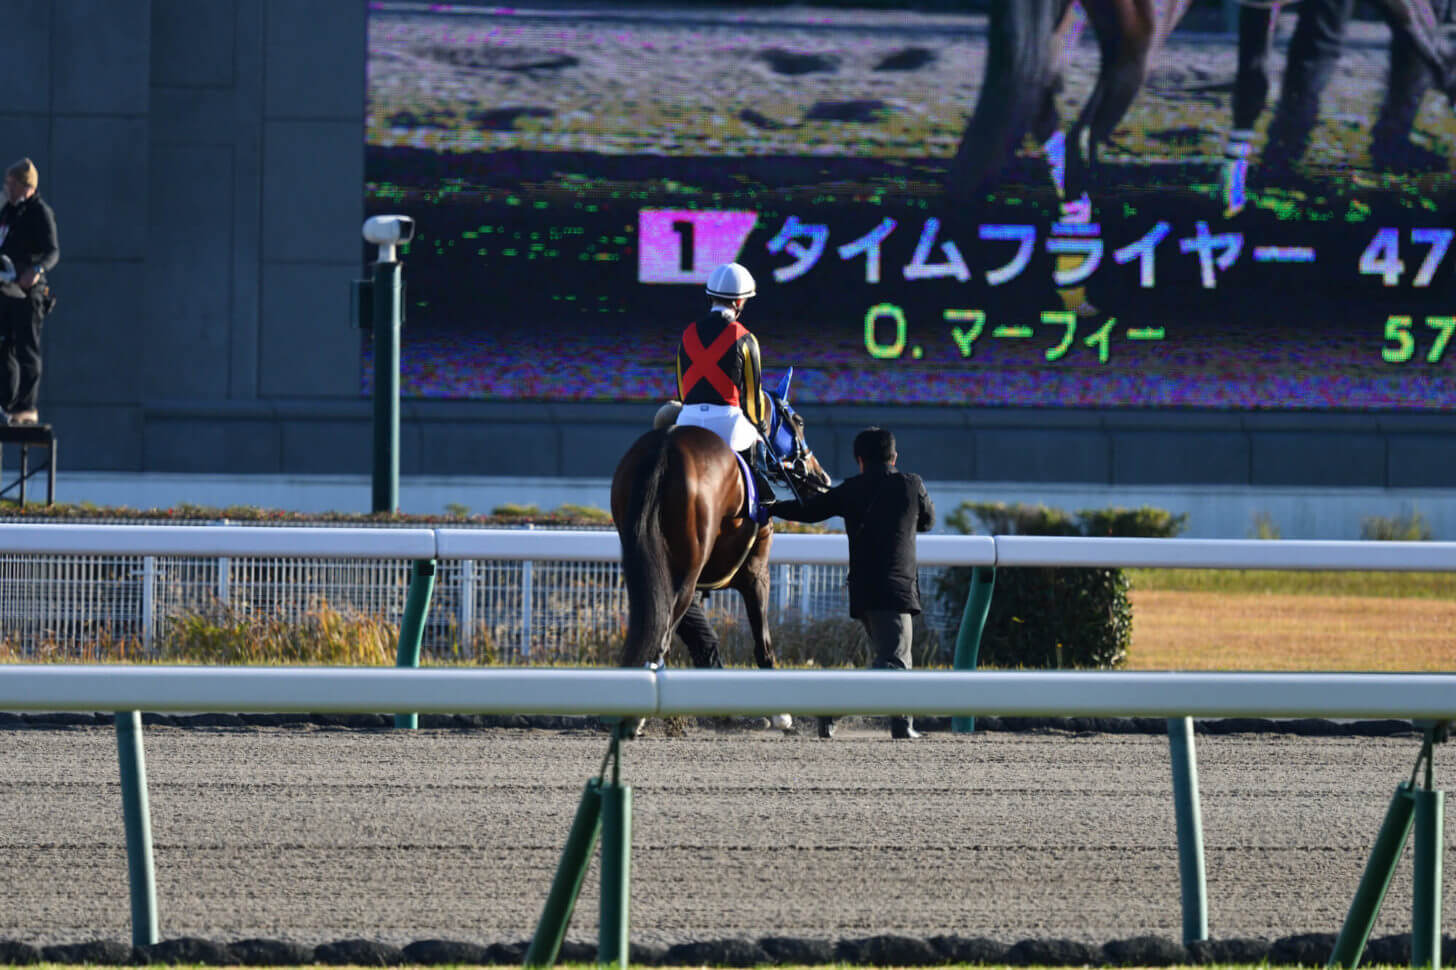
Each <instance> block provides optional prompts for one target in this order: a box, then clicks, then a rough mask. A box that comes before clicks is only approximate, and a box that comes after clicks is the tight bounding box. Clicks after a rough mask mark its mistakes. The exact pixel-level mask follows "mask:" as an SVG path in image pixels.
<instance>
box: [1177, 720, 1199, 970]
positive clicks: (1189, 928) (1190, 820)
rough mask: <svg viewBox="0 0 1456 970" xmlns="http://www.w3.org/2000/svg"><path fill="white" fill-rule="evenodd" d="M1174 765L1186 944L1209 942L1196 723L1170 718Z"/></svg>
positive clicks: (1179, 878) (1179, 870)
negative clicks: (1194, 744)
mask: <svg viewBox="0 0 1456 970" xmlns="http://www.w3.org/2000/svg"><path fill="white" fill-rule="evenodd" d="M1168 753H1169V755H1170V757H1171V760H1172V763H1173V815H1174V818H1175V819H1176V821H1177V829H1178V881H1179V884H1180V887H1181V889H1182V896H1183V942H1184V943H1185V944H1187V943H1195V942H1197V941H1199V940H1206V939H1208V884H1207V879H1206V876H1205V873H1204V868H1203V812H1202V809H1201V808H1200V807H1199V802H1198V755H1197V753H1196V752H1195V750H1194V747H1193V719H1192V718H1191V717H1170V718H1168Z"/></svg>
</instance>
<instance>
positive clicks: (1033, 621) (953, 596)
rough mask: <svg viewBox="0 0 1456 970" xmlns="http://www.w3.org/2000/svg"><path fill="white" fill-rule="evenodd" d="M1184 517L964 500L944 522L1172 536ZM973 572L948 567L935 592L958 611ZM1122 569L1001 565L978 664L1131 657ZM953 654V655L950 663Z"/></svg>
mask: <svg viewBox="0 0 1456 970" xmlns="http://www.w3.org/2000/svg"><path fill="white" fill-rule="evenodd" d="M1187 520H1188V517H1187V516H1186V515H1172V514H1170V513H1168V512H1166V511H1164V510H1162V509H1155V508H1148V507H1144V508H1138V509H1121V508H1111V509H1084V510H1082V511H1079V512H1076V513H1074V514H1070V515H1069V514H1068V513H1066V512H1064V511H1062V510H1061V509H1054V508H1049V507H1047V506H1045V505H1022V504H1016V505H1007V504H1006V503H1004V502H963V503H961V505H960V506H959V507H958V508H957V509H956V510H955V511H954V512H952V513H951V514H950V516H949V517H948V518H947V519H946V522H947V524H948V525H949V526H950V527H951V528H953V529H955V530H957V531H959V532H961V533H964V534H967V535H973V534H975V533H976V532H977V531H978V529H977V525H979V526H980V527H981V528H982V529H984V530H985V532H986V533H987V534H989V535H1028V536H1129V537H1149V538H1168V537H1171V536H1176V535H1177V534H1178V533H1179V532H1181V531H1183V527H1184V526H1185V525H1186V524H1187ZM970 584H971V570H970V569H968V568H959V569H948V570H946V571H945V572H943V573H942V574H941V577H940V579H939V581H938V582H937V584H936V589H935V595H936V596H937V597H939V598H940V599H941V601H942V603H943V605H944V606H945V607H946V608H947V609H948V610H949V611H950V612H951V613H952V615H954V614H955V613H956V612H958V611H959V610H960V609H961V608H962V607H963V606H964V605H965V602H966V597H967V595H968V593H969V591H970ZM1127 592H1128V580H1127V574H1126V572H1124V571H1123V570H1121V569H1041V568H1030V569H1002V570H998V571H997V574H996V587H995V594H994V595H993V596H992V597H991V609H990V612H989V613H988V614H987V617H986V625H985V628H984V629H983V631H982V634H981V645H980V654H979V664H980V665H981V666H990V667H1012V668H1015V667H1026V668H1032V669H1060V668H1111V667H1120V666H1122V665H1123V663H1124V662H1125V661H1126V660H1127V648H1128V645H1129V644H1130V643H1131V642H1132V604H1131V603H1130V602H1129V601H1128V596H1127ZM948 659H949V658H947V660H948Z"/></svg>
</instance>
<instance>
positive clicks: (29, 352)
mask: <svg viewBox="0 0 1456 970" xmlns="http://www.w3.org/2000/svg"><path fill="white" fill-rule="evenodd" d="M44 318H45V314H44V313H43V312H42V311H41V308H40V302H39V301H38V300H36V299H34V298H32V297H25V298H16V297H9V296H0V358H3V359H4V362H5V387H4V388H3V393H4V395H5V400H4V403H3V407H4V409H5V411H6V413H13V412H15V411H33V410H35V399H36V393H37V392H38V391H39V389H40V325H41V321H42V320H43V319H44Z"/></svg>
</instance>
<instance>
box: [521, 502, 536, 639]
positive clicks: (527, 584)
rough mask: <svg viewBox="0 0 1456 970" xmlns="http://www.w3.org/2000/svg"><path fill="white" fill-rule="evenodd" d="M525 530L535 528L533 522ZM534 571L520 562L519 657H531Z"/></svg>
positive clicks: (522, 561) (528, 561)
mask: <svg viewBox="0 0 1456 970" xmlns="http://www.w3.org/2000/svg"><path fill="white" fill-rule="evenodd" d="M526 528H527V529H534V528H536V524H535V523H534V522H527V523H526ZM534 579H535V569H534V568H533V564H532V562H531V560H529V559H523V560H521V657H522V658H529V657H530V656H531V600H532V594H533V590H532V588H531V587H532V585H533V580H534Z"/></svg>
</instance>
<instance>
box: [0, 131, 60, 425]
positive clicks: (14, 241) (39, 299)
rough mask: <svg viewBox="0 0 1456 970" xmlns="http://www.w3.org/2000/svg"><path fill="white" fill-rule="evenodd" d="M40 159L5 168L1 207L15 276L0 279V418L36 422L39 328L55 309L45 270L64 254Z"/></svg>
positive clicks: (1, 238)
mask: <svg viewBox="0 0 1456 970" xmlns="http://www.w3.org/2000/svg"><path fill="white" fill-rule="evenodd" d="M39 183H40V176H39V173H38V172H37V171H36V168H35V163H33V162H32V161H31V160H30V159H28V158H22V159H21V160H20V161H18V162H16V163H15V164H14V165H12V166H10V168H9V169H8V170H7V171H6V172H5V205H4V207H3V208H0V256H5V257H6V258H7V259H9V260H10V263H11V265H12V266H13V267H14V271H15V279H14V280H9V281H7V282H4V283H0V360H3V365H4V368H5V374H4V376H5V380H6V383H5V385H4V387H3V388H0V395H4V397H5V400H4V401H3V402H0V408H3V409H4V414H3V417H0V420H3V421H5V422H8V423H10V424H35V423H36V421H37V420H39V415H38V414H37V413H36V410H35V401H36V393H37V391H38V390H39V388H40V370H41V366H40V326H41V321H42V320H44V319H45V315H46V313H47V312H49V308H50V287H49V284H48V283H47V282H46V280H45V274H46V273H47V272H48V271H50V270H52V269H54V268H55V265H56V263H57V262H59V261H60V258H61V248H60V245H59V244H58V243H57V242H56V217H55V213H53V212H52V211H51V207H50V206H48V205H46V203H45V201H44V200H43V199H42V198H41V197H40V196H39V195H38V194H37V188H38V187H39Z"/></svg>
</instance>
